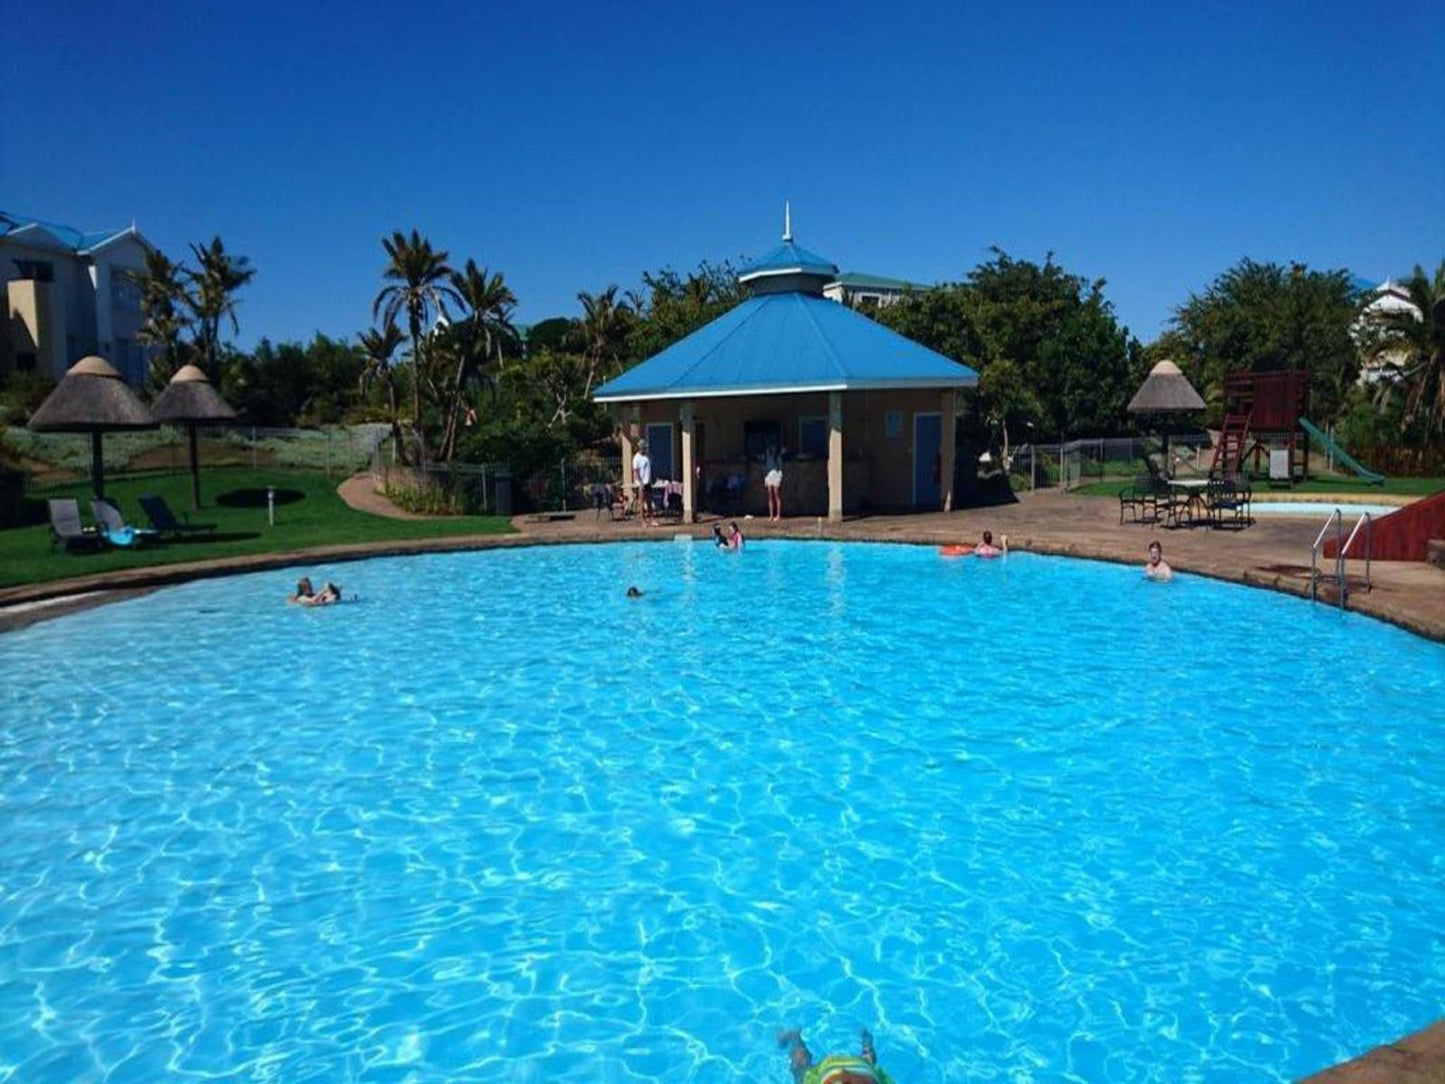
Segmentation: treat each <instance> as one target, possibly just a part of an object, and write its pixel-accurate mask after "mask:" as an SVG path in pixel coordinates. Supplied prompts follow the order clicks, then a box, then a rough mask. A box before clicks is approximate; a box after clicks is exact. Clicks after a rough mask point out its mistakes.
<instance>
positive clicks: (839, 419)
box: [828, 391, 843, 523]
mask: <svg viewBox="0 0 1445 1084" xmlns="http://www.w3.org/2000/svg"><path fill="white" fill-rule="evenodd" d="M828 522H829V523H842V522H843V393H842V392H841V391H830V392H829V393H828Z"/></svg>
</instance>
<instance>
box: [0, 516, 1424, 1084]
mask: <svg viewBox="0 0 1445 1084" xmlns="http://www.w3.org/2000/svg"><path fill="white" fill-rule="evenodd" d="M308 571H311V572H312V574H313V576H314V575H315V574H316V573H317V572H319V573H320V574H321V575H322V577H323V578H324V577H326V576H331V577H333V578H336V579H339V580H340V581H341V582H342V583H343V584H344V585H345V587H346V589H347V590H348V592H349V591H353V590H354V591H358V592H360V594H361V596H362V600H361V601H360V602H358V603H355V604H353V605H347V606H341V607H335V608H332V609H329V610H324V611H311V612H307V611H298V610H296V609H295V608H292V607H287V606H285V605H283V604H281V599H282V598H283V597H284V595H285V594H286V593H287V592H288V590H289V588H290V582H289V581H290V580H292V579H294V576H293V575H287V574H269V575H260V576H248V577H242V578H235V579H229V580H215V581H210V582H203V583H195V584H191V585H188V586H184V587H178V588H173V589H169V590H165V591H161V592H158V593H156V594H153V595H151V596H148V597H145V598H141V599H137V600H133V601H130V602H127V603H123V604H120V605H116V606H112V607H108V608H105V609H103V610H99V611H94V612H91V613H86V614H82V615H77V616H74V617H70V618H65V619H61V620H58V621H55V622H52V623H49V624H45V625H41V626H37V627H34V628H32V629H29V630H26V631H23V632H20V633H16V634H12V635H8V636H4V637H0V674H3V676H4V679H5V680H4V683H3V693H0V696H3V699H0V711H3V726H0V827H3V832H0V1081H8V1082H14V1084H20V1082H24V1084H34V1082H42V1084H43V1082H50V1081H65V1082H70V1081H81V1080H85V1081H99V1080H104V1081H106V1082H107V1084H120V1082H126V1081H146V1082H154V1081H158V1080H166V1081H202V1080H205V1081H253V1080H276V1081H284V1082H287V1084H291V1082H309V1081H318V1082H319V1081H327V1082H336V1081H413V1082H433V1081H436V1082H440V1081H473V1080H475V1081H483V1080H485V1081H497V1080H507V1081H548V1082H552V1081H578V1082H583V1081H586V1082H597V1081H603V1082H605V1081H667V1082H683V1081H708V1082H727V1084H742V1082H749V1084H753V1082H758V1081H785V1080H786V1079H787V1074H786V1069H785V1065H784V1060H783V1058H782V1057H781V1055H780V1054H779V1053H778V1051H777V1049H776V1046H775V1044H774V1035H775V1033H776V1030H777V1029H778V1028H779V1027H780V1026H784V1025H797V1026H801V1027H802V1028H803V1029H804V1030H805V1033H806V1034H807V1035H808V1037H809V1039H810V1041H811V1042H812V1044H813V1047H814V1049H815V1050H817V1051H819V1052H820V1053H821V1052H823V1051H826V1050H829V1049H836V1048H844V1047H846V1048H851V1047H852V1045H853V1042H854V1040H853V1035H854V1031H855V1028H856V1027H857V1026H858V1025H859V1024H866V1025H868V1026H869V1027H870V1028H871V1029H872V1031H873V1033H874V1035H875V1036H876V1037H877V1041H878V1049H879V1052H880V1056H881V1060H882V1064H883V1065H884V1066H885V1067H886V1068H888V1069H889V1070H890V1071H891V1072H892V1073H893V1074H894V1077H895V1079H897V1080H898V1081H900V1082H923V1084H929V1082H939V1081H950V1082H962V1081H1040V1082H1043V1081H1105V1080H1108V1081H1161V1082H1163V1081H1171V1082H1173V1081H1214V1080H1246V1079H1247V1080H1286V1079H1290V1078H1293V1077H1297V1076H1299V1075H1301V1074H1304V1073H1307V1072H1310V1071H1312V1070H1316V1069H1319V1068H1321V1067H1323V1066H1325V1065H1328V1064H1330V1063H1332V1062H1335V1061H1338V1060H1340V1059H1342V1058H1345V1057H1347V1056H1350V1055H1354V1054H1357V1053H1359V1052H1361V1051H1363V1050H1365V1049H1367V1048H1369V1047H1370V1046H1372V1045H1374V1044H1376V1043H1379V1042H1381V1041H1385V1040H1390V1039H1393V1038H1396V1037H1398V1036H1400V1035H1401V1034H1403V1033H1405V1032H1408V1031H1410V1030H1412V1029H1415V1028H1418V1027H1420V1026H1423V1025H1425V1024H1427V1023H1429V1022H1430V1021H1432V1020H1434V1019H1435V1018H1437V1017H1439V1016H1440V1015H1441V1014H1442V1010H1445V939H1442V938H1441V933H1440V931H1441V930H1445V892H1442V889H1441V886H1442V884H1445V857H1442V850H1441V847H1440V841H1441V839H1445V799H1442V797H1441V795H1442V793H1445V789H1442V783H1445V718H1442V710H1445V708H1442V706H1445V647H1441V646H1440V645H1436V644H1432V643H1428V642H1426V641H1424V640H1421V639H1418V638H1416V637H1412V636H1410V635H1407V634H1405V633H1403V632H1401V631H1399V630H1396V629H1394V628H1391V627H1388V626H1385V625H1381V624H1378V623H1375V622H1372V621H1370V620H1368V619H1364V618H1361V617H1359V616H1357V615H1353V614H1343V615H1342V614H1341V613H1339V612H1338V611H1337V610H1335V609H1332V608H1328V607H1323V606H1320V607H1313V608H1312V607H1311V606H1309V605H1308V604H1306V603H1303V602H1301V601H1299V600H1296V599H1293V598H1286V597H1282V596H1276V595H1271V594H1266V593H1261V592H1255V591H1249V590H1246V589H1243V588H1237V587H1233V586H1227V585H1223V584H1219V583H1214V582H1211V581H1207V580H1201V579H1195V578H1191V577H1181V578H1180V579H1178V580H1177V581H1176V582H1174V583H1173V584H1169V585H1154V584H1146V583H1144V582H1142V580H1141V578H1140V576H1139V572H1138V570H1137V569H1130V568H1123V567H1117V566H1110V565H1103V564H1094V563H1086V562H1076V561H1067V560H1061V559H1050V558H1043V557H1032V556H1028V555H1024V554H1015V555H1013V556H1011V557H1009V558H1008V559H1007V560H1006V561H996V562H983V561H976V560H972V559H964V560H944V559H940V558H939V557H938V556H937V555H936V554H935V553H934V552H932V551H931V550H929V549H922V548H912V547H901V546H877V545H874V546H867V545H852V546H842V545H832V544H825V543H816V544H807V543H770V544H762V543H754V544H753V545H752V547H751V548H750V549H749V550H748V551H747V552H746V553H744V554H742V555H741V556H740V557H733V556H729V555H725V554H718V553H714V552H712V551H711V550H710V549H708V548H705V547H703V546H700V545H699V546H684V545H679V544H672V543H662V544H656V543H654V544H637V545H616V546H602V547H566V548H546V549H539V550H528V551H522V550H518V551H498V552H492V553H481V554H470V555H457V556H436V557H424V558H414V559H396V560H379V561H373V562H368V563H364V564H355V565H342V566H337V567H335V568H321V569H311V570H308ZM628 584H637V585H639V586H641V587H642V588H643V589H644V590H645V591H646V595H645V597H644V598H643V599H641V600H639V601H631V602H630V601H628V600H627V599H625V598H624V597H623V592H624V589H625V587H626V586H627V585H628Z"/></svg>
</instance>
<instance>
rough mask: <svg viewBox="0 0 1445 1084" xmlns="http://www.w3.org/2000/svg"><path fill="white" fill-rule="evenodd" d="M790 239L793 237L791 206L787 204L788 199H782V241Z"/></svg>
mask: <svg viewBox="0 0 1445 1084" xmlns="http://www.w3.org/2000/svg"><path fill="white" fill-rule="evenodd" d="M792 239H793V209H792V207H790V206H789V205H788V201H787V200H783V240H784V241H791V240H792Z"/></svg>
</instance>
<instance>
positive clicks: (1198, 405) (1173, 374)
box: [1128, 361, 1204, 474]
mask: <svg viewBox="0 0 1445 1084" xmlns="http://www.w3.org/2000/svg"><path fill="white" fill-rule="evenodd" d="M1203 409H1204V400H1203V399H1201V398H1200V397H1199V393H1198V392H1197V391H1195V390H1194V385H1192V384H1190V383H1189V379H1188V378H1187V377H1186V376H1185V375H1184V374H1183V373H1182V372H1180V371H1179V366H1177V365H1175V364H1174V363H1173V362H1172V361H1161V362H1160V363H1159V364H1158V365H1156V366H1154V368H1152V369H1150V370H1149V376H1148V377H1147V378H1146V379H1145V381H1144V383H1143V384H1142V385H1141V386H1140V388H1139V390H1138V391H1136V392H1135V393H1134V398H1132V399H1130V400H1129V407H1128V410H1129V413H1130V414H1153V415H1157V416H1158V417H1159V418H1160V420H1161V424H1160V427H1159V429H1160V433H1161V434H1162V436H1163V438H1164V473H1165V474H1170V473H1172V472H1171V471H1170V470H1169V429H1168V426H1167V424H1165V419H1167V418H1169V417H1173V416H1176V415H1180V414H1193V413H1194V412H1195V411H1198V410H1203Z"/></svg>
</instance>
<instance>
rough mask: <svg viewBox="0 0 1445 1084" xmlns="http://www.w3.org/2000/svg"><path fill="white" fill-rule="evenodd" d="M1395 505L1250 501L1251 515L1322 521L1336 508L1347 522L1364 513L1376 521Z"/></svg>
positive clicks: (1394, 509)
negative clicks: (1306, 518)
mask: <svg viewBox="0 0 1445 1084" xmlns="http://www.w3.org/2000/svg"><path fill="white" fill-rule="evenodd" d="M1399 507H1400V506H1399V505H1395V504H1341V503H1340V502H1339V501H1252V502H1251V503H1250V506H1249V510H1250V512H1251V513H1253V514H1254V515H1257V516H1309V517H1311V518H1313V519H1319V520H1323V519H1325V518H1326V517H1327V516H1329V515H1330V513H1332V512H1333V511H1334V510H1335V509H1336V508H1338V509H1339V510H1340V514H1341V516H1343V517H1344V518H1345V519H1347V520H1351V521H1353V520H1355V519H1358V518H1359V517H1360V516H1362V515H1364V514H1365V513H1366V512H1368V513H1370V515H1372V516H1374V517H1375V518H1376V519H1379V518H1381V517H1382V516H1388V515H1389V514H1390V513H1391V512H1395V511H1398V510H1399Z"/></svg>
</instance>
